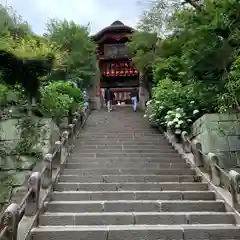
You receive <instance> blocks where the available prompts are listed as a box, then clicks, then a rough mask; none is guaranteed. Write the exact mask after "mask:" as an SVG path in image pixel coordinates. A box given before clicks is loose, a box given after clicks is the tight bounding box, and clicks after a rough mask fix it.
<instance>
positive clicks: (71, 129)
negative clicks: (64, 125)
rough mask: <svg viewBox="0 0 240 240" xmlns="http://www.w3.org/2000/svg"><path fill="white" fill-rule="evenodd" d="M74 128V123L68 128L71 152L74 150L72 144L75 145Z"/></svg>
mask: <svg viewBox="0 0 240 240" xmlns="http://www.w3.org/2000/svg"><path fill="white" fill-rule="evenodd" d="M73 128H74V125H73V124H69V125H68V129H69V134H68V146H69V153H70V152H71V151H72V145H73V131H74V130H73Z"/></svg>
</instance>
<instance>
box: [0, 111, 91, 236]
mask: <svg viewBox="0 0 240 240" xmlns="http://www.w3.org/2000/svg"><path fill="white" fill-rule="evenodd" d="M87 116H88V112H85V111H80V112H76V113H75V118H74V119H73V123H72V124H70V125H69V126H68V129H67V130H66V131H64V132H63V133H62V135H61V136H60V139H59V141H57V142H56V143H55V148H54V151H53V152H52V153H48V154H46V155H45V156H44V158H43V168H42V169H41V171H40V172H32V173H31V175H30V177H29V179H28V181H27V189H28V191H27V193H26V195H25V196H24V197H23V199H22V201H21V203H20V204H16V203H11V204H10V205H9V206H8V207H7V208H6V210H5V211H4V213H3V214H2V216H1V218H0V240H17V236H18V227H19V223H20V221H21V220H22V218H23V216H28V217H31V216H35V215H37V214H38V213H39V210H40V192H41V190H42V189H51V188H52V185H53V183H54V179H53V170H54V169H55V170H56V169H57V170H58V173H60V171H61V169H62V167H63V166H64V162H62V155H63V154H67V155H68V154H70V153H71V151H72V149H73V146H74V145H73V143H74V140H75V138H76V137H77V136H78V134H79V133H80V131H81V129H82V127H83V125H84V124H85V122H86V119H87Z"/></svg>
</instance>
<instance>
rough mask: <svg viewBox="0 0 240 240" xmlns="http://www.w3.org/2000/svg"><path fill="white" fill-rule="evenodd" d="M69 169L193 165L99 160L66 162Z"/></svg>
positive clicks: (178, 166) (187, 164) (181, 166)
mask: <svg viewBox="0 0 240 240" xmlns="http://www.w3.org/2000/svg"><path fill="white" fill-rule="evenodd" d="M66 167H67V168H68V169H98V168H99V169H102V168H107V169H117V168H120V169H121V170H123V171H124V170H126V169H129V168H135V169H142V168H156V169H162V168H164V169H185V168H190V167H191V165H190V164H189V163H138V164H131V163H121V162H118V163H117V164H101V162H100V161H99V162H98V164H96V165H93V164H91V163H90V164H86V163H72V162H68V163H67V164H66Z"/></svg>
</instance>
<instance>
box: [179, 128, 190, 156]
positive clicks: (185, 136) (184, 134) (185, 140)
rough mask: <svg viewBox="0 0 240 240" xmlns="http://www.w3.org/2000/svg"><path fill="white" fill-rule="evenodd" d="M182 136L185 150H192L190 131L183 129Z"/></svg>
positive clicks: (186, 151) (188, 151)
mask: <svg viewBox="0 0 240 240" xmlns="http://www.w3.org/2000/svg"><path fill="white" fill-rule="evenodd" d="M181 138H182V146H183V150H184V152H185V153H190V152H191V142H190V139H189V136H188V133H187V132H186V131H183V132H182V135H181Z"/></svg>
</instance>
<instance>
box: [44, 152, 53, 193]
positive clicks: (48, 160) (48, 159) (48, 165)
mask: <svg viewBox="0 0 240 240" xmlns="http://www.w3.org/2000/svg"><path fill="white" fill-rule="evenodd" d="M52 158H53V155H52V154H51V153H47V154H46V155H45V156H44V159H43V163H44V167H45V171H44V172H43V173H42V188H43V189H47V188H48V187H49V186H50V184H51V182H52Z"/></svg>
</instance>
